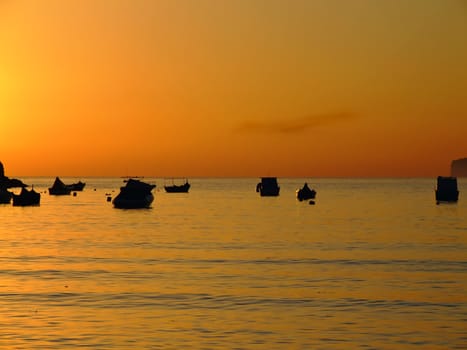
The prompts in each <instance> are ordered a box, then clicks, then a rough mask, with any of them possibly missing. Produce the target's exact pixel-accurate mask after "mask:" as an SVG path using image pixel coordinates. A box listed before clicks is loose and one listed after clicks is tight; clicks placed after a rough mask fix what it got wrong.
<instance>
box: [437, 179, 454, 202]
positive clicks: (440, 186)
mask: <svg viewBox="0 0 467 350" xmlns="http://www.w3.org/2000/svg"><path fill="white" fill-rule="evenodd" d="M435 194H436V203H439V202H457V200H458V199H459V191H458V189H457V178H456V177H453V176H438V179H437V187H436V191H435Z"/></svg>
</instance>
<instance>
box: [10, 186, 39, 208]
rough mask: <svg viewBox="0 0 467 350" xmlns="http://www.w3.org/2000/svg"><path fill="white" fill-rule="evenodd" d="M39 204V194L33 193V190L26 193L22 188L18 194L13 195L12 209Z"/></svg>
mask: <svg viewBox="0 0 467 350" xmlns="http://www.w3.org/2000/svg"><path fill="white" fill-rule="evenodd" d="M40 202H41V194H40V193H38V192H36V191H34V188H32V189H31V190H30V191H28V190H27V189H26V188H25V187H23V188H22V189H21V192H20V194H14V193H13V206H14V207H25V206H32V205H40Z"/></svg>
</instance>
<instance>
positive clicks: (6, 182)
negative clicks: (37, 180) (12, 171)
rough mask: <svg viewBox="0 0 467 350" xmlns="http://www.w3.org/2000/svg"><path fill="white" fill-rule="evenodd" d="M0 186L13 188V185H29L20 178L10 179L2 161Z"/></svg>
mask: <svg viewBox="0 0 467 350" xmlns="http://www.w3.org/2000/svg"><path fill="white" fill-rule="evenodd" d="M0 187H2V188H13V187H27V185H26V184H25V183H23V181H21V180H18V179H10V178H9V177H8V176H5V169H4V167H3V164H2V162H0Z"/></svg>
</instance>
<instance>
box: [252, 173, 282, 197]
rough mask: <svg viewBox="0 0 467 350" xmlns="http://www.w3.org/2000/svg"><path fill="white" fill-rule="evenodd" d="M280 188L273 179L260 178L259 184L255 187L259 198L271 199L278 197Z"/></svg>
mask: <svg viewBox="0 0 467 350" xmlns="http://www.w3.org/2000/svg"><path fill="white" fill-rule="evenodd" d="M279 190H280V187H279V185H278V184H277V179H276V178H275V177H262V178H261V182H259V183H258V184H257V185H256V192H259V194H260V195H261V197H273V196H278V195H279Z"/></svg>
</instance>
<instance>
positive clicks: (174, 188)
mask: <svg viewBox="0 0 467 350" xmlns="http://www.w3.org/2000/svg"><path fill="white" fill-rule="evenodd" d="M190 187H191V185H190V183H189V182H188V180H185V183H184V184H183V185H175V184H172V185H164V189H165V192H167V193H187V192H188V191H189V190H190Z"/></svg>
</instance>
